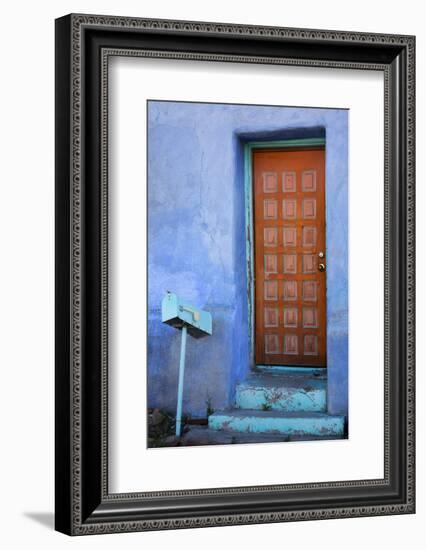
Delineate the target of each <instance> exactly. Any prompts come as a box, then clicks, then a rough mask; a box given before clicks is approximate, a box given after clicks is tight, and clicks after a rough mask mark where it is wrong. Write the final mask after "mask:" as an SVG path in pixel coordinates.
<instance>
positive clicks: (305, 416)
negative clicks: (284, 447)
mask: <svg viewBox="0 0 426 550" xmlns="http://www.w3.org/2000/svg"><path fill="white" fill-rule="evenodd" d="M209 428H210V429H212V430H224V431H229V432H245V433H270V434H272V433H275V434H283V435H286V436H289V437H291V436H309V435H312V436H321V437H327V436H331V437H343V436H344V429H345V417H344V416H340V415H329V414H326V413H322V412H284V411H259V410H248V409H244V410H242V409H231V410H225V411H217V412H215V413H213V414H212V415H210V416H209Z"/></svg>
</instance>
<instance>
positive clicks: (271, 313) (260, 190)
mask: <svg viewBox="0 0 426 550" xmlns="http://www.w3.org/2000/svg"><path fill="white" fill-rule="evenodd" d="M324 158H325V154H324V150H323V149H313V150H286V151H283V150H281V151H278V150H275V151H260V150H259V151H255V152H254V153H253V174H254V256H255V257H254V266H255V274H254V275H255V300H256V305H255V358H256V364H260V365H306V366H320V367H325V366H326V274H325V268H326V258H325V168H324Z"/></svg>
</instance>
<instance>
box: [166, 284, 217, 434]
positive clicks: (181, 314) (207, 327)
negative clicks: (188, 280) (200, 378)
mask: <svg viewBox="0 0 426 550" xmlns="http://www.w3.org/2000/svg"><path fill="white" fill-rule="evenodd" d="M161 320H162V321H163V323H166V324H168V325H171V326H172V327H174V328H177V329H181V330H182V340H181V345H180V359H179V380H178V395H177V406H176V435H177V436H178V437H179V436H180V435H181V433H180V432H181V426H182V399H183V379H184V373H185V354H186V335H187V333H188V332H189V334H190V335H191V336H193V337H194V338H201V337H202V336H208V335H210V334H212V316H211V314H210V313H209V312H208V311H203V310H202V309H199V308H196V307H193V306H191V305H190V304H188V303H187V302H185V301H183V300H181V299H180V298H178V297H177V296H176V294H173V293H172V292H167V294H166V295H165V296H164V298H163V301H162V302H161Z"/></svg>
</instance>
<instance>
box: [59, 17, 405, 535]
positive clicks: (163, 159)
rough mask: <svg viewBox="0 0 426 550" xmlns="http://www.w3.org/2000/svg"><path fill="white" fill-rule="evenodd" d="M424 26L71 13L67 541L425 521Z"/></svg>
mask: <svg viewBox="0 0 426 550" xmlns="http://www.w3.org/2000/svg"><path fill="white" fill-rule="evenodd" d="M414 55H415V39H414V37H413V36H399V35H384V34H366V33H356V32H343V31H325V30H308V29H293V28H278V27H258V26H246V25H234V24H232V25H230V24H218V23H204V22H190V21H169V20H152V19H149V20H148V19H139V18H128V17H116V16H113V17H110V16H97V15H80V14H72V15H68V16H65V17H62V18H60V19H57V20H56V529H57V530H59V531H61V532H63V533H66V534H69V535H85V534H99V533H119V532H126V531H145V530H158V529H179V528H188V527H204V526H219V525H238V524H247V523H267V522H285V521H299V520H313V519H327V518H348V517H359V516H373V515H385V514H408V513H414V511H415V500H414V494H415V487H414V485H415V480H414V475H415V472H414V322H415V319H414V179H415V177H414V169H415V164H414V163H415V159H414V153H415V145H414V139H415V135H414V132H415V112H414V109H415V95H414V94H415V89H414V84H415V83H414V68H415V58H414Z"/></svg>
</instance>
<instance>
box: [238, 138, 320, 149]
mask: <svg viewBox="0 0 426 550" xmlns="http://www.w3.org/2000/svg"><path fill="white" fill-rule="evenodd" d="M247 146H248V147H249V148H250V150H253V149H283V148H285V149H287V148H291V147H325V138H305V139H287V140H278V141H252V142H251V143H248V144H247Z"/></svg>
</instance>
